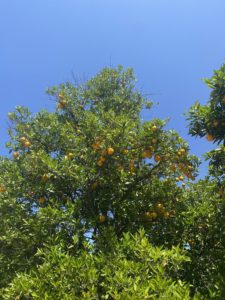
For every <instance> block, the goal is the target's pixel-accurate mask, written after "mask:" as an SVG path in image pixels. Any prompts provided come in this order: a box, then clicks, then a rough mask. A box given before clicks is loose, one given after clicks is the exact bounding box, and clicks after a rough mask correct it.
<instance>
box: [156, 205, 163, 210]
mask: <svg viewBox="0 0 225 300" xmlns="http://www.w3.org/2000/svg"><path fill="white" fill-rule="evenodd" d="M156 208H157V209H158V210H162V209H164V205H163V204H162V203H157V204H156Z"/></svg>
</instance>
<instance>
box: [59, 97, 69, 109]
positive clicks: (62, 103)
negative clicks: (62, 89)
mask: <svg viewBox="0 0 225 300" xmlns="http://www.w3.org/2000/svg"><path fill="white" fill-rule="evenodd" d="M58 98H59V103H58V108H59V109H64V108H65V107H66V105H67V102H66V100H65V99H64V96H63V94H59V95H58Z"/></svg>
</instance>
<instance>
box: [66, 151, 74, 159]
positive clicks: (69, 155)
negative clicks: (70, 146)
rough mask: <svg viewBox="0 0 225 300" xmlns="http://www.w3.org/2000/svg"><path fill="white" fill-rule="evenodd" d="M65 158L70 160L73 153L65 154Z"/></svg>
mask: <svg viewBox="0 0 225 300" xmlns="http://www.w3.org/2000/svg"><path fill="white" fill-rule="evenodd" d="M67 157H68V159H69V160H71V159H72V158H73V153H72V152H69V153H68V154H67Z"/></svg>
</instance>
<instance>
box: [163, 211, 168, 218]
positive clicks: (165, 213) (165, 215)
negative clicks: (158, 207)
mask: <svg viewBox="0 0 225 300" xmlns="http://www.w3.org/2000/svg"><path fill="white" fill-rule="evenodd" d="M163 217H164V218H165V219H169V217H170V213H169V212H168V211H165V212H164V214H163Z"/></svg>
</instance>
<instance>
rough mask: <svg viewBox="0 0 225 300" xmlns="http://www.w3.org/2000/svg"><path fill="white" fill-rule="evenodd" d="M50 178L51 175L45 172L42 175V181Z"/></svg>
mask: <svg viewBox="0 0 225 300" xmlns="http://www.w3.org/2000/svg"><path fill="white" fill-rule="evenodd" d="M49 179H50V176H49V175H48V174H43V175H42V176H41V181H43V182H47V181H48V180H49Z"/></svg>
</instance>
